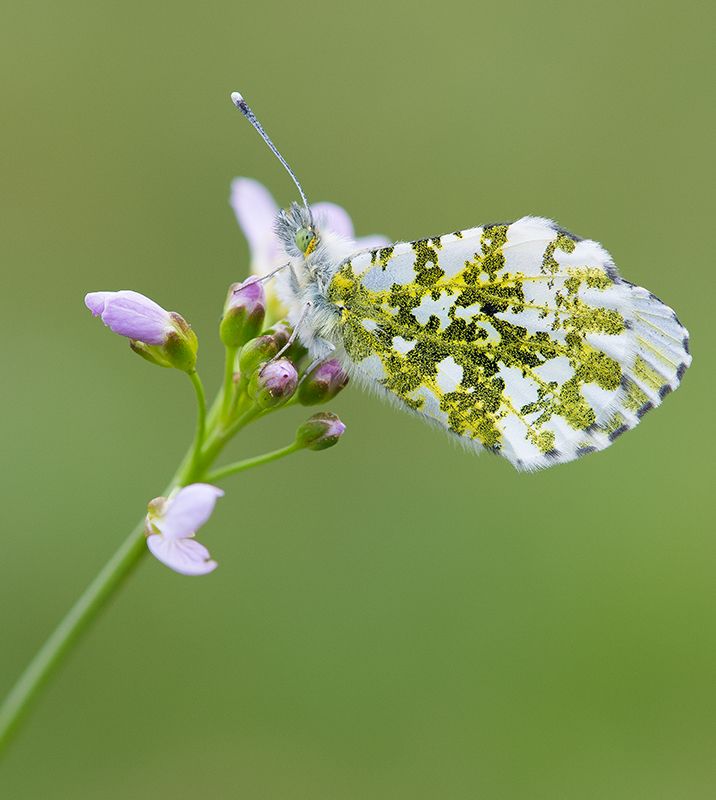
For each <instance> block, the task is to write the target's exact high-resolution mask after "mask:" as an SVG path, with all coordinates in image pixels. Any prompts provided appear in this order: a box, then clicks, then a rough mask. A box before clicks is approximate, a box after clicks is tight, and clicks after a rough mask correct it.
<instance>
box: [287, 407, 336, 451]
mask: <svg viewBox="0 0 716 800" xmlns="http://www.w3.org/2000/svg"><path fill="white" fill-rule="evenodd" d="M345 429H346V426H345V425H344V424H343V423H342V422H341V421H340V419H338V417H337V416H336V415H335V414H331V412H330V411H321V412H319V413H318V414H314V415H313V416H312V417H310V418H309V419H307V420H306V421H305V422H304V423H303V425H301V426H300V427H299V429H298V430H297V431H296V444H298V445H299V446H300V447H305V448H306V449H307V450H326V449H327V448H329V447H333V445H334V444H337V443H338V440H339V439H340V438H341V436H342V435H343V432H344V431H345Z"/></svg>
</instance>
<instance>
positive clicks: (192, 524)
mask: <svg viewBox="0 0 716 800" xmlns="http://www.w3.org/2000/svg"><path fill="white" fill-rule="evenodd" d="M223 494H224V493H223V491H222V490H221V489H217V487H216V486H211V485H210V484H208V483H192V484H190V485H189V486H184V487H183V488H181V489H175V490H174V491H173V492H172V493H171V494H170V495H169V497H157V498H156V499H154V500H152V501H151V503H150V504H149V513H148V514H147V518H146V522H145V534H146V536H147V547H149V550H150V551H151V553H152V555H153V556H155V557H156V558H158V559H159V561H161V562H162V563H163V564H166V565H167V566H168V567H170V568H171V569H173V570H174V571H175V572H180V573H181V574H182V575H206V574H207V573H209V572H212V571H213V570H215V569H216V567H217V566H218V565H217V563H216V561H213V560H212V558H211V556H210V554H209V551H208V550H207V549H206V547H204V545H203V544H200V543H199V542H197V541H196V539H194V536H195V534H196V531H197V530H198V529H199V528H201V526H202V525H203V524H204V523H205V522H206V521H207V520H208V519H209V517H210V516H211V512H212V511H213V510H214V505H215V504H216V501H217V499H218V498H219V497H221V496H222V495H223Z"/></svg>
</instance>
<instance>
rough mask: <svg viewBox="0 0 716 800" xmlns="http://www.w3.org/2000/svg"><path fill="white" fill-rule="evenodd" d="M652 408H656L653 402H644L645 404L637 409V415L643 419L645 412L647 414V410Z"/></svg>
mask: <svg viewBox="0 0 716 800" xmlns="http://www.w3.org/2000/svg"><path fill="white" fill-rule="evenodd" d="M652 408H654V404H653V403H644V405H643V406H642V407H641V408H640V409H638V410H637V412H636V415H637V417H638V418H639V419H641V418H642V417H643V416H644V414H646V413H647V411H651V409H652Z"/></svg>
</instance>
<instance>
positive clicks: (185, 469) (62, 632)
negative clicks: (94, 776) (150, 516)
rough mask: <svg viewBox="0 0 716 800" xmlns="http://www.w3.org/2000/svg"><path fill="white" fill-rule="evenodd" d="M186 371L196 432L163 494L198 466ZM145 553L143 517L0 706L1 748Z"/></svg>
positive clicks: (200, 423) (197, 385) (201, 432)
mask: <svg viewBox="0 0 716 800" xmlns="http://www.w3.org/2000/svg"><path fill="white" fill-rule="evenodd" d="M188 374H189V378H190V379H191V382H192V385H193V386H194V390H195V392H196V398H197V406H198V410H197V423H196V435H195V438H194V442H193V444H192V446H191V448H190V449H189V451H188V452H187V454H186V456H185V457H184V458H183V459H182V461H181V465H180V467H179V469H178V470H177V472H176V474H175V476H174V477H173V478H172V480H171V482H170V483H169V486H167V488H166V489H165V490H164V492H163V494H164V495H165V496H166V495H168V494H169V493H170V492H171V491H172V490H173V489H174V488H176V487H177V486H184V485H186V484H187V483H191V482H192V481H193V480H196V479H197V478H198V477H199V476H200V473H201V469H202V465H201V453H202V446H203V444H204V438H205V435H206V399H205V396H204V387H203V385H202V382H201V379H200V378H199V376H198V374H197V373H196V372H190V373H188ZM146 552H147V547H146V544H145V537H144V519H142V520H141V521H140V522H139V523H138V524H137V526H136V527H135V528H134V530H133V531H132V532H131V533H130V534H129V536H128V537H127V538H126V539H125V540H124V542H122V544H121V545H120V546H119V549H118V550H117V551H116V552H115V553H114V555H113V556H112V557H111V558H110V559H109V561H108V562H107V563H106V564H105V565H104V567H102V569H101V570H100V571H99V573H98V575H97V576H96V577H95V578H94V580H93V581H92V582H91V583H90V585H89V586H88V587H87V588H86V589H85V591H84V592H83V593H82V594H81V595H80V597H79V598H78V600H77V601H76V602H75V604H74V605H73V606H72V608H70V610H69V611H68V612H67V614H66V615H65V617H64V618H63V619H62V620H61V622H60V623H59V625H58V626H57V627H56V628H55V630H54V631H53V632H52V633H51V634H50V636H49V638H48V639H47V640H46V641H45V643H44V644H43V645H42V647H41V648H40V649H39V650H38V651H37V653H36V654H35V657H34V658H33V659H32V661H30V663H29V664H28V665H27V667H26V668H25V670H24V672H23V673H22V675H21V676H20V677H19V679H18V681H17V683H16V684H15V685H14V686H13V687H12V689H11V690H10V693H9V694H8V695H7V697H6V698H5V700H4V701H3V703H2V705H0V752H2V750H3V749H4V748H5V747H6V746H7V744H8V743H9V741H10V739H11V738H12V734H13V732H14V731H15V730H16V728H17V726H18V724H19V723H20V721H21V720H22V718H23V716H24V715H25V713H26V711H27V709H28V707H29V706H30V703H31V702H32V700H33V698H34V697H35V696H36V695H37V693H38V692H39V691H40V689H41V688H42V686H43V685H44V684H45V682H46V681H47V679H48V678H49V677H50V675H51V674H52V673H53V671H54V670H55V669H56V668H57V666H58V665H59V664H60V662H61V661H62V659H63V657H64V656H65V655H66V654H67V653H68V652H69V650H70V649H71V648H72V645H74V644H75V642H76V641H77V640H78V638H79V637H80V635H81V634H82V632H83V631H84V630H85V629H86V628H87V626H88V625H89V623H90V622H92V620H93V619H94V618H95V617H96V616H97V614H98V613H99V611H100V610H101V609H102V607H103V606H104V605H105V603H106V602H107V601H108V600H109V598H110V597H111V596H112V595H113V594H114V593H115V592H116V591H117V589H119V587H120V586H121V585H122V583H123V582H124V581H125V580H126V578H127V577H128V576H129V575H130V574H131V573H132V571H133V570H134V568H135V567H136V566H137V564H138V563H139V561H140V560H141V558H142V556H143V555H144V554H145V553H146Z"/></svg>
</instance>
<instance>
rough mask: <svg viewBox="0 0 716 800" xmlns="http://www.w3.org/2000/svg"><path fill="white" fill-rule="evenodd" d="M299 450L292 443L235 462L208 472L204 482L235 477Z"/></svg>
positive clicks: (298, 446)
mask: <svg viewBox="0 0 716 800" xmlns="http://www.w3.org/2000/svg"><path fill="white" fill-rule="evenodd" d="M300 449H301V446H300V445H298V444H296V442H293V443H292V444H290V445H288V447H282V448H281V449H280V450H274V451H272V452H271V453H264V454H263V455H260V456H256V457H254V458H247V459H245V460H244V461H235V462H234V463H233V464H228V465H227V466H225V467H221V468H220V469H217V470H214V472H210V473H209V474H208V475H207V476H206V480H207V482H208V483H216V481H220V480H221V479H222V478H227V477H228V476H229V475H235V474H236V473H237V472H243V471H244V470H246V469H251V468H252V467H258V466H259V465H260V464H268V463H270V462H271V461H277V460H278V459H279V458H284V457H285V456H289V455H291V453H295V452H296V451H297V450H300Z"/></svg>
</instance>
